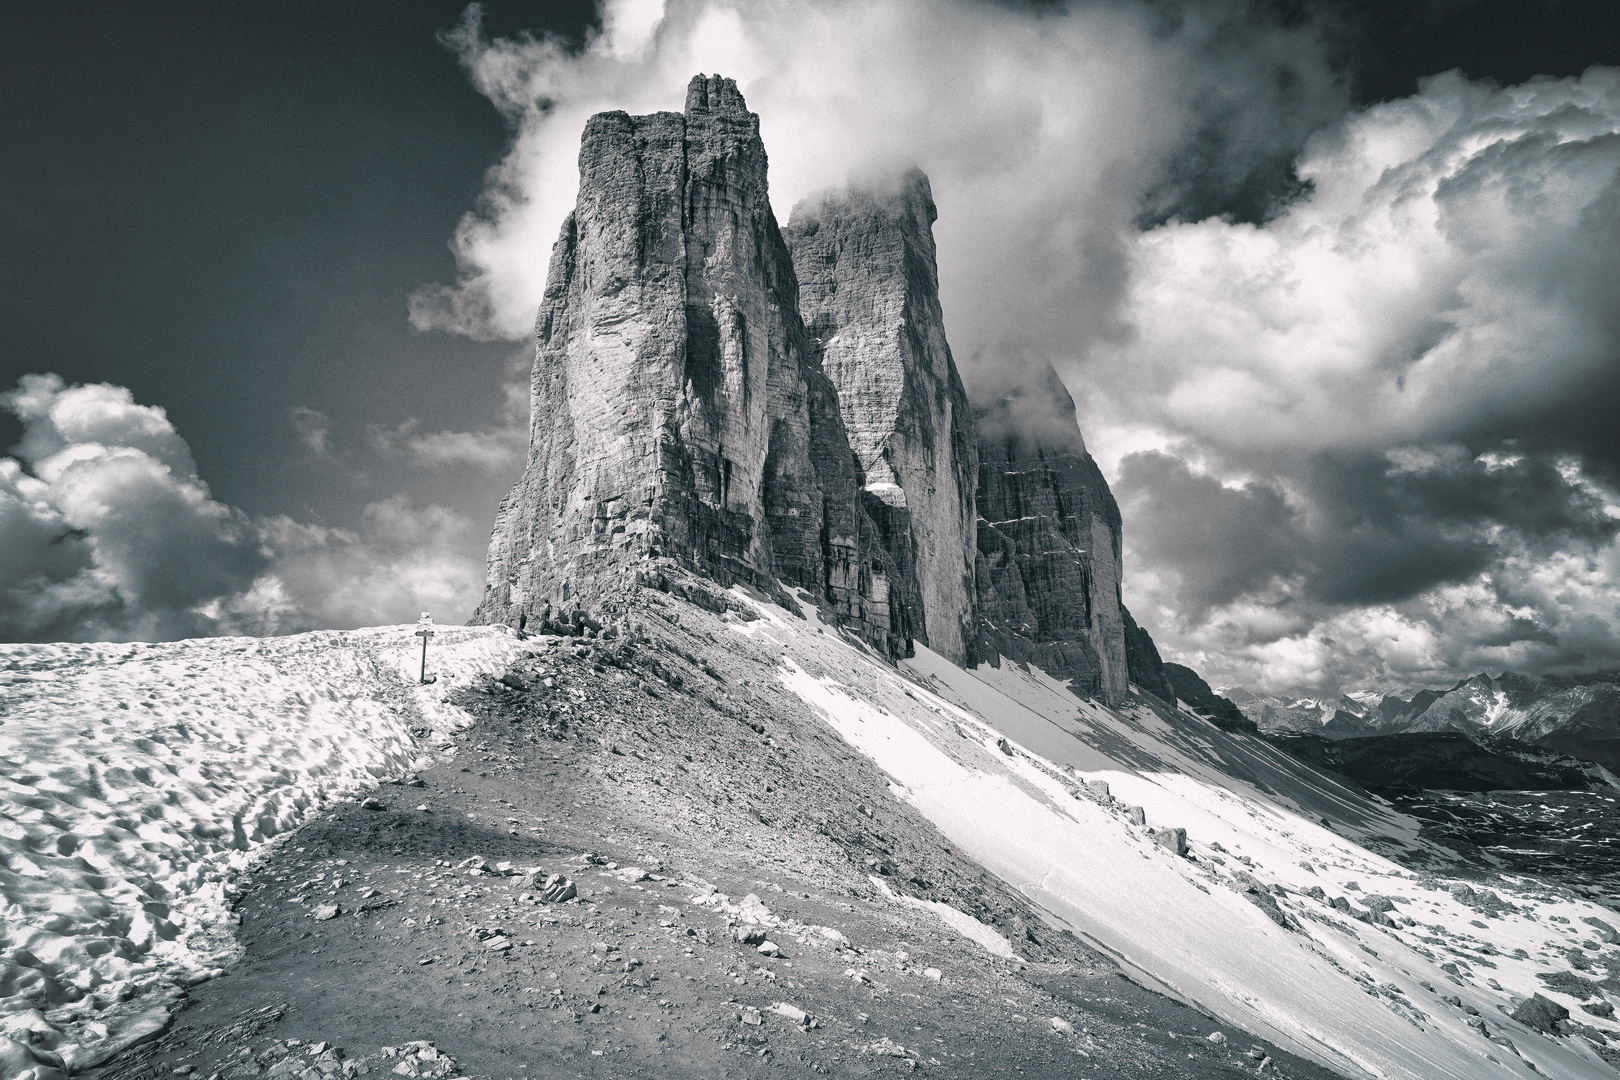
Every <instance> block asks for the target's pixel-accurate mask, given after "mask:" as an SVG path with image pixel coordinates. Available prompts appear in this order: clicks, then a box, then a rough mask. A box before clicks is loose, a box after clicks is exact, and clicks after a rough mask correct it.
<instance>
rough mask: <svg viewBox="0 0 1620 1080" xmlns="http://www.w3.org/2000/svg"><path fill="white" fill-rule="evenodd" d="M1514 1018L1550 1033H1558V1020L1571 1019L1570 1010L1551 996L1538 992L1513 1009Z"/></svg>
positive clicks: (1529, 1026) (1527, 1025)
mask: <svg viewBox="0 0 1620 1080" xmlns="http://www.w3.org/2000/svg"><path fill="white" fill-rule="evenodd" d="M1512 1015H1513V1019H1515V1020H1517V1021H1518V1022H1519V1023H1521V1024H1523V1025H1524V1026H1525V1027H1528V1028H1534V1029H1535V1030H1537V1031H1541V1032H1545V1033H1546V1034H1548V1035H1557V1034H1558V1021H1560V1020H1568V1019H1569V1010H1568V1009H1566V1008H1564V1007H1563V1006H1562V1005H1560V1004H1558V1002H1556V1001H1553V1000H1552V999H1550V998H1545V997H1542V996H1541V995H1540V994H1536V995H1534V996H1533V997H1530V998H1528V999H1526V1000H1524V1001H1522V1002H1520V1003H1519V1007H1518V1008H1516V1009H1514V1010H1513V1013H1512Z"/></svg>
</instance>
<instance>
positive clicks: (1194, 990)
mask: <svg viewBox="0 0 1620 1080" xmlns="http://www.w3.org/2000/svg"><path fill="white" fill-rule="evenodd" d="M736 595H738V596H739V598H741V596H742V594H741V593H740V592H739V593H737V594H736ZM756 607H757V610H758V611H759V614H760V615H761V616H762V618H761V619H759V620H757V621H753V622H748V623H742V624H739V625H738V626H737V630H738V632H739V633H745V634H749V635H750V636H754V637H756V638H769V639H771V640H774V641H776V642H777V643H778V644H779V645H780V646H781V648H782V659H781V671H780V678H781V681H782V683H783V685H784V686H786V687H787V688H788V689H789V690H791V691H792V692H793V693H795V694H797V695H798V696H799V697H800V698H802V699H803V700H804V701H805V702H806V703H807V704H809V705H810V706H811V707H813V708H814V709H816V710H817V711H818V712H819V713H820V714H821V715H822V716H823V717H825V719H826V721H827V723H828V724H829V725H831V726H832V727H833V728H834V729H835V730H837V731H838V733H839V734H840V735H841V736H842V737H843V738H844V739H845V740H847V741H848V742H849V743H851V744H852V745H854V746H855V747H857V748H858V749H860V750H861V751H862V752H863V753H865V754H867V755H868V756H870V757H871V758H872V759H873V760H874V761H875V762H876V763H877V764H878V765H880V766H881V767H882V768H883V769H884V770H885V771H886V772H887V773H888V775H889V776H890V777H891V779H892V781H893V790H894V792H895V795H896V797H898V798H901V799H904V800H905V801H907V802H908V803H910V804H911V805H913V806H914V807H916V808H917V809H918V810H920V811H921V812H922V813H924V814H925V815H926V816H927V817H928V818H929V819H930V820H931V821H933V822H934V824H935V825H936V826H937V827H938V828H939V829H940V831H941V832H942V833H943V834H944V835H945V836H946V837H947V838H948V839H949V840H950V841H952V842H953V843H955V844H957V845H959V846H960V847H961V848H962V849H963V850H964V851H965V852H967V853H969V854H970V855H972V856H973V857H974V858H976V859H977V860H978V861H980V862H981V863H982V864H984V865H985V866H986V867H987V868H988V869H990V870H992V871H993V872H995V873H996V874H997V875H999V876H1000V877H1002V878H1003V879H1004V880H1006V881H1008V882H1009V883H1011V884H1013V885H1014V886H1016V887H1017V888H1019V889H1020V890H1021V891H1022V892H1023V893H1024V894H1025V895H1026V896H1027V897H1029V898H1030V900H1031V901H1033V902H1034V903H1036V904H1037V905H1038V906H1039V907H1040V908H1041V909H1043V910H1044V912H1045V913H1046V914H1047V915H1048V916H1049V917H1050V918H1051V919H1052V920H1053V922H1054V923H1056V924H1058V925H1060V926H1065V927H1068V928H1071V929H1073V930H1075V931H1076V932H1078V933H1081V934H1083V935H1085V936H1087V937H1089V938H1090V939H1092V940H1093V941H1095V942H1097V943H1099V944H1100V945H1102V946H1103V947H1104V948H1106V949H1108V950H1110V951H1112V952H1113V953H1115V954H1116V955H1117V956H1119V957H1120V958H1121V959H1122V960H1123V961H1124V962H1125V963H1126V964H1127V966H1129V967H1135V968H1137V969H1139V970H1140V971H1142V972H1145V973H1146V974H1147V975H1148V976H1150V977H1151V979H1153V980H1155V981H1157V982H1158V983H1159V984H1161V985H1163V986H1164V987H1167V988H1169V989H1170V990H1171V991H1172V992H1174V993H1177V994H1180V995H1182V996H1184V997H1186V998H1188V999H1190V1000H1192V1001H1194V1002H1196V1003H1197V1004H1198V1005H1199V1006H1201V1007H1202V1008H1204V1009H1206V1010H1208V1011H1209V1012H1210V1013H1212V1014H1214V1015H1215V1016H1218V1017H1220V1018H1222V1020H1224V1021H1225V1022H1228V1023H1231V1024H1235V1025H1237V1026H1240V1027H1242V1028H1244V1029H1246V1030H1248V1031H1251V1032H1253V1033H1255V1034H1257V1035H1261V1036H1263V1037H1265V1038H1268V1039H1271V1040H1273V1041H1275V1042H1276V1043H1278V1044H1279V1045H1282V1046H1284V1047H1286V1048H1288V1049H1290V1050H1292V1051H1294V1052H1296V1053H1299V1054H1301V1055H1304V1056H1308V1057H1311V1058H1313V1059H1315V1060H1317V1061H1319V1062H1321V1063H1322V1064H1324V1065H1326V1066H1328V1067H1330V1068H1334V1069H1337V1070H1340V1071H1341V1072H1344V1073H1345V1074H1347V1075H1351V1076H1368V1077H1409V1078H1412V1080H1439V1078H1455V1080H1474V1078H1479V1077H1490V1076H1504V1077H1506V1076H1525V1077H1528V1076H1533V1075H1536V1074H1537V1073H1536V1072H1533V1071H1532V1070H1531V1068H1530V1067H1529V1065H1530V1063H1533V1064H1534V1067H1535V1069H1536V1070H1539V1075H1541V1076H1552V1077H1571V1078H1574V1077H1593V1078H1596V1077H1606V1078H1609V1080H1612V1078H1613V1076H1614V1070H1613V1069H1612V1068H1610V1067H1609V1066H1607V1065H1605V1064H1604V1063H1603V1062H1602V1061H1601V1060H1600V1059H1599V1058H1597V1057H1596V1055H1595V1054H1593V1052H1592V1051H1591V1050H1590V1048H1589V1047H1587V1045H1586V1044H1585V1043H1584V1042H1583V1041H1582V1040H1581V1039H1579V1038H1571V1037H1564V1038H1557V1039H1554V1038H1549V1037H1546V1036H1543V1035H1539V1034H1536V1033H1534V1032H1532V1031H1530V1030H1529V1029H1527V1028H1525V1027H1523V1026H1522V1025H1520V1024H1518V1023H1516V1022H1514V1021H1512V1020H1511V1019H1509V1018H1508V1016H1507V1015H1506V1014H1507V1013H1508V1012H1510V1011H1511V1010H1512V1008H1513V1007H1514V1005H1515V1003H1516V1001H1517V1000H1518V999H1520V998H1524V997H1528V996H1530V995H1531V994H1533V993H1536V992H1538V991H1539V992H1542V993H1544V994H1546V995H1547V996H1548V997H1551V998H1553V999H1554V1000H1558V1001H1561V1002H1562V1003H1563V1004H1564V1005H1565V1006H1566V1007H1568V1008H1569V1009H1570V1011H1571V1012H1572V1013H1573V1014H1574V1016H1575V1017H1577V1018H1578V1019H1579V1020H1581V1021H1583V1022H1585V1021H1590V1022H1591V1023H1590V1026H1592V1027H1597V1028H1601V1029H1603V1030H1605V1031H1606V1032H1609V1033H1612V1034H1616V1035H1620V1027H1617V1025H1616V1024H1615V1023H1614V1022H1613V1021H1612V1020H1599V1019H1598V1018H1596V1017H1592V1016H1589V1015H1587V1014H1585V1013H1583V1012H1581V1011H1580V1010H1579V1008H1578V1003H1577V1002H1576V1000H1575V999H1574V998H1571V997H1568V996H1565V995H1559V994H1554V993H1550V992H1548V991H1546V989H1545V988H1544V987H1543V986H1542V984H1541V983H1539V982H1538V981H1537V980H1536V978H1535V976H1536V974H1537V972H1547V971H1553V970H1566V969H1567V968H1568V966H1569V965H1568V964H1567V963H1566V962H1565V961H1564V958H1563V953H1565V952H1566V951H1568V950H1569V949H1570V948H1571V947H1573V946H1575V945H1576V944H1577V942H1578V941H1580V940H1582V939H1583V938H1589V937H1591V936H1592V932H1591V930H1590V929H1589V928H1588V927H1587V926H1586V925H1585V924H1583V923H1581V921H1580V920H1581V919H1582V918H1586V917H1598V918H1605V919H1607V920H1608V921H1610V922H1613V921H1615V915H1614V913H1613V912H1612V911H1609V910H1607V909H1605V908H1601V907H1598V906H1596V905H1593V904H1590V903H1587V902H1584V901H1579V900H1575V899H1572V898H1567V897H1557V898H1555V897H1554V896H1552V895H1550V894H1549V893H1548V892H1547V890H1545V889H1543V888H1539V887H1538V886H1537V885H1536V883H1534V882H1528V881H1526V882H1517V883H1515V882H1510V881H1505V880H1504V881H1502V882H1501V883H1499V884H1497V883H1493V885H1492V888H1493V889H1494V890H1495V892H1496V893H1497V894H1498V895H1499V896H1500V897H1501V898H1502V899H1503V900H1506V901H1508V902H1510V903H1511V904H1513V905H1514V906H1515V908H1517V909H1518V910H1516V911H1513V912H1510V913H1506V914H1502V913H1500V912H1499V913H1497V914H1495V915H1488V914H1487V913H1485V912H1482V911H1479V910H1476V909H1475V908H1472V907H1469V906H1465V905H1464V904H1463V903H1461V902H1460V901H1459V900H1457V899H1454V898H1453V897H1452V895H1450V894H1449V893H1448V892H1446V891H1443V890H1442V889H1441V888H1439V887H1437V886H1438V884H1439V883H1436V882H1429V883H1428V887H1425V885H1424V884H1423V883H1420V880H1419V878H1418V875H1415V874H1413V873H1411V872H1409V871H1407V870H1404V869H1402V868H1401V867H1400V866H1399V865H1397V864H1396V863H1394V862H1392V861H1390V860H1389V859H1387V858H1385V857H1383V856H1381V855H1379V854H1376V853H1375V852H1374V851H1372V850H1370V849H1369V847H1368V846H1367V842H1369V841H1371V842H1373V843H1375V844H1377V845H1405V846H1407V847H1411V848H1419V849H1421V846H1422V845H1421V841H1419V839H1418V836H1417V828H1416V823H1415V822H1413V821H1412V820H1411V819H1409V818H1406V817H1404V816H1401V815H1398V814H1396V813H1394V812H1393V811H1392V810H1391V809H1390V808H1389V807H1388V806H1387V805H1386V804H1383V803H1381V802H1377V801H1373V800H1369V799H1367V798H1365V797H1362V796H1360V795H1357V794H1356V793H1354V792H1352V791H1350V790H1349V789H1346V788H1344V787H1342V786H1340V785H1339V784H1338V783H1336V782H1335V781H1334V780H1332V779H1330V778H1328V777H1326V776H1323V775H1321V774H1318V773H1315V772H1313V771H1311V770H1309V769H1308V768H1306V767H1304V766H1302V765H1300V764H1298V763H1297V762H1295V761H1293V760H1292V759H1290V758H1288V757H1287V756H1286V755H1283V754H1281V753H1279V752H1277V751H1275V750H1273V749H1272V748H1271V747H1270V746H1269V745H1268V744H1266V743H1265V742H1264V741H1263V740H1261V739H1257V738H1253V737H1250V736H1246V735H1241V734H1228V733H1226V732H1222V731H1220V730H1218V729H1216V728H1215V727H1213V726H1212V725H1210V724H1208V723H1206V722H1203V721H1201V720H1198V719H1196V718H1194V717H1192V716H1190V715H1188V714H1179V715H1176V714H1165V713H1161V712H1158V711H1156V710H1154V709H1151V708H1148V707H1147V706H1145V705H1135V706H1128V707H1125V708H1123V709H1121V710H1118V711H1114V710H1109V709H1106V708H1103V707H1100V706H1097V705H1095V704H1092V703H1090V702H1085V701H1082V700H1080V699H1077V698H1076V697H1075V696H1073V695H1071V694H1070V693H1068V691H1067V689H1066V688H1065V687H1064V686H1063V684H1061V683H1058V682H1056V681H1055V680H1053V679H1050V678H1048V677H1046V676H1044V675H1043V674H1042V673H1041V672H1039V671H1038V670H1032V671H1024V670H1020V669H1017V668H1014V667H1012V666H1010V665H1008V666H1003V667H1002V668H1001V669H999V670H997V669H995V668H991V667H989V666H982V667H981V668H980V669H979V670H978V671H975V672H967V671H964V670H962V669H960V668H957V667H955V666H953V665H952V664H950V663H949V662H947V661H945V660H944V659H943V658H941V657H939V656H937V655H935V654H932V653H930V652H929V651H928V650H926V649H924V648H921V647H919V648H918V655H917V657H916V658H915V659H914V660H912V661H907V662H906V663H904V664H903V665H902V671H901V672H896V671H895V670H894V669H893V668H891V667H889V666H887V665H885V664H883V663H882V662H880V661H879V660H877V659H876V658H874V657H872V656H871V655H870V654H868V653H866V652H865V651H864V650H863V649H861V648H860V647H859V646H856V645H852V644H850V643H848V642H847V641H845V640H843V639H842V638H840V637H839V636H838V635H837V634H835V633H833V632H831V631H830V630H828V629H827V628H824V627H821V626H818V625H816V624H815V622H814V619H813V618H811V619H810V620H808V621H807V620H801V619H797V618H795V617H793V616H791V615H788V614H786V613H784V612H782V611H781V610H780V609H777V608H773V607H768V606H764V605H756ZM1001 740H1005V741H1006V745H1005V747H1003V746H1002V745H1000V742H1001ZM1088 780H1089V781H1099V780H1100V781H1106V782H1107V783H1108V785H1109V786H1110V789H1111V798H1110V801H1108V802H1104V801H1101V800H1099V799H1096V798H1091V797H1086V796H1084V795H1083V794H1076V789H1077V787H1078V786H1079V785H1080V783H1081V782H1082V781H1088ZM1126 805H1130V806H1139V807H1142V808H1143V809H1144V810H1145V813H1146V819H1147V822H1148V824H1149V826H1171V827H1181V828H1185V829H1186V830H1187V833H1188V836H1189V839H1190V843H1191V848H1192V853H1193V856H1194V858H1193V859H1190V860H1189V859H1183V858H1179V857H1176V856H1175V855H1174V854H1172V853H1171V852H1170V851H1167V850H1165V849H1164V848H1163V847H1162V846H1160V845H1158V844H1156V843H1155V842H1154V841H1153V839H1152V837H1151V836H1150V835H1149V832H1148V830H1147V829H1146V828H1143V827H1140V826H1137V825H1134V824H1132V823H1131V822H1130V820H1129V817H1128V815H1127V813H1126V811H1125V806H1126ZM1324 819H1325V820H1326V822H1328V823H1331V824H1327V823H1325V822H1324ZM1432 853H1434V854H1439V853H1438V852H1432ZM1240 872H1241V873H1242V874H1246V875H1248V877H1249V879H1250V880H1253V881H1255V882H1257V883H1258V884H1259V885H1261V886H1263V887H1265V888H1266V890H1267V891H1268V892H1271V893H1272V894H1273V898H1274V900H1275V902H1276V903H1277V905H1279V910H1280V913H1281V914H1282V915H1283V916H1284V918H1285V919H1286V920H1287V921H1289V922H1290V923H1291V924H1292V925H1291V927H1284V926H1282V925H1279V924H1278V923H1277V922H1275V921H1273V920H1272V919H1271V918H1270V917H1268V915H1267V914H1266V913H1265V912H1264V911H1262V909H1261V908H1260V907H1259V906H1257V905H1256V904H1254V903H1251V902H1250V901H1249V900H1248V899H1247V898H1245V896H1244V895H1243V894H1242V892H1241V891H1240V890H1241V889H1243V888H1246V887H1247V885H1248V881H1246V880H1243V879H1239V878H1238V876H1237V875H1238V874H1239V873H1240ZM1276 886H1281V887H1282V889H1283V890H1284V891H1283V893H1282V894H1280V895H1279V894H1277V892H1276V888H1275V887H1276ZM1313 886H1320V887H1321V888H1322V889H1323V890H1324V891H1325V894H1326V895H1327V896H1328V897H1330V898H1331V897H1334V896H1347V897H1349V898H1350V899H1352V900H1359V899H1360V898H1363V897H1368V896H1370V895H1378V896H1385V897H1389V898H1391V899H1392V901H1393V902H1394V910H1393V911H1392V912H1391V915H1394V916H1406V917H1409V918H1411V919H1413V920H1415V921H1416V925H1415V926H1412V927H1406V928H1401V929H1394V928H1389V927H1383V926H1374V925H1369V924H1367V923H1364V922H1359V921H1354V920H1352V919H1351V918H1349V917H1348V916H1347V915H1345V914H1344V913H1343V912H1341V911H1338V910H1335V909H1334V908H1333V907H1331V906H1329V905H1327V904H1325V903H1323V902H1321V901H1319V900H1316V899H1313V898H1312V897H1311V896H1308V895H1304V890H1308V889H1311V888H1312V887H1313ZM1358 906H1359V905H1358ZM1515 949H1522V950H1524V954H1523V956H1522V957H1517V958H1516V957H1515V956H1514V955H1513V953H1514V950H1515ZM1445 965H1452V967H1451V968H1448V967H1446V966H1445ZM1493 980H1494V982H1493ZM1425 984H1427V985H1425ZM1430 987H1432V988H1433V989H1432V990H1431V989H1430ZM1453 994H1454V995H1456V996H1457V997H1458V998H1460V999H1461V1001H1462V1002H1463V1003H1464V1004H1466V1005H1468V1006H1469V1007H1471V1008H1474V1009H1476V1010H1477V1012H1478V1016H1477V1017H1476V1016H1473V1015H1469V1014H1467V1013H1465V1012H1464V1011H1462V1010H1461V1009H1459V1008H1456V1007H1453V1006H1451V1005H1449V1004H1447V1003H1445V1002H1444V1001H1443V1000H1442V997H1443V996H1446V995H1453ZM1470 1021H1475V1022H1476V1023H1478V1022H1480V1021H1483V1022H1484V1023H1485V1024H1486V1025H1487V1030H1488V1032H1489V1034H1490V1035H1492V1036H1495V1037H1496V1038H1497V1040H1499V1041H1490V1040H1489V1039H1487V1038H1486V1036H1485V1035H1483V1034H1481V1032H1480V1031H1478V1030H1476V1029H1475V1028H1474V1027H1471V1026H1470V1025H1469V1022H1470ZM1509 1043H1511V1044H1512V1045H1511V1046H1509V1045H1507V1044H1509Z"/></svg>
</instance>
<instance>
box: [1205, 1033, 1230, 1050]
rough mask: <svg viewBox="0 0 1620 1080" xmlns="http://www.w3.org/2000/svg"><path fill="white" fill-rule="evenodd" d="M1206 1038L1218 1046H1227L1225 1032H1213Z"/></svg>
mask: <svg viewBox="0 0 1620 1080" xmlns="http://www.w3.org/2000/svg"><path fill="white" fill-rule="evenodd" d="M1206 1038H1208V1039H1209V1041H1210V1042H1212V1043H1214V1044H1215V1045H1216V1046H1225V1045H1226V1034H1225V1033H1224V1032H1220V1031H1212V1032H1210V1033H1209V1034H1208V1035H1207V1036H1206Z"/></svg>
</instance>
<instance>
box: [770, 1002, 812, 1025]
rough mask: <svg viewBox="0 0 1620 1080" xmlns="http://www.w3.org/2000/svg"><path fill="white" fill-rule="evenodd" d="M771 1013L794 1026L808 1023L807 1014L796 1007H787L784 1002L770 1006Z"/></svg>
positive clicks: (808, 1017) (808, 1016)
mask: <svg viewBox="0 0 1620 1080" xmlns="http://www.w3.org/2000/svg"><path fill="white" fill-rule="evenodd" d="M771 1012H773V1013H775V1014H776V1015H777V1016H780V1017H783V1018H785V1019H787V1020H790V1021H792V1022H793V1023H795V1024H808V1023H809V1022H810V1014H809V1013H807V1012H805V1011H804V1010H803V1009H801V1008H799V1007H798V1006H796V1005H789V1004H788V1003H787V1002H785V1001H778V1002H777V1003H776V1004H775V1005H772V1006H771Z"/></svg>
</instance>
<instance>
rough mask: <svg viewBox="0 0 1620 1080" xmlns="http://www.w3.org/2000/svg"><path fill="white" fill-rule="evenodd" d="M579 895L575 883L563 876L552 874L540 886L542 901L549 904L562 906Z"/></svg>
mask: <svg viewBox="0 0 1620 1080" xmlns="http://www.w3.org/2000/svg"><path fill="white" fill-rule="evenodd" d="M578 895H579V891H578V890H577V889H576V888H575V887H574V883H573V882H572V881H570V880H569V879H568V878H566V877H564V876H563V875H561V874H552V875H551V876H550V877H548V878H546V880H545V883H544V884H543V885H541V886H540V899H542V900H544V901H545V902H546V903H548V904H560V903H562V902H563V901H564V900H572V899H574V897H576V896H578Z"/></svg>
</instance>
